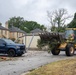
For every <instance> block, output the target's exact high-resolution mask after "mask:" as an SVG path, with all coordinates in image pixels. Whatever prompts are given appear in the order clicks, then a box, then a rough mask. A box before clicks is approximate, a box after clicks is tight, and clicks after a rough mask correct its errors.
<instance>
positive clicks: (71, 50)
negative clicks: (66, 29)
mask: <svg viewBox="0 0 76 75" xmlns="http://www.w3.org/2000/svg"><path fill="white" fill-rule="evenodd" d="M74 51H75V49H74V46H73V45H72V44H69V45H67V47H66V51H65V52H66V55H67V56H73V55H74Z"/></svg>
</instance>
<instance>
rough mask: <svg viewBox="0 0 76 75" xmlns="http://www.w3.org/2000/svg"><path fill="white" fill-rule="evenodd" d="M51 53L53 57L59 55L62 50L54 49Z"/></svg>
mask: <svg viewBox="0 0 76 75" xmlns="http://www.w3.org/2000/svg"><path fill="white" fill-rule="evenodd" d="M51 53H52V54H53V55H59V53H60V50H59V49H56V48H54V49H52V50H51Z"/></svg>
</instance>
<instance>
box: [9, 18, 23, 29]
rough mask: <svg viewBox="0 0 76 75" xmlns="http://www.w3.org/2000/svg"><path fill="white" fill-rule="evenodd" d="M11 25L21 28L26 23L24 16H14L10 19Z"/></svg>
mask: <svg viewBox="0 0 76 75" xmlns="http://www.w3.org/2000/svg"><path fill="white" fill-rule="evenodd" d="M8 24H9V27H11V26H15V27H18V28H20V27H21V26H22V25H23V24H24V18H23V17H12V18H10V20H9V21H8Z"/></svg>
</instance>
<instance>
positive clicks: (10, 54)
mask: <svg viewBox="0 0 76 75" xmlns="http://www.w3.org/2000/svg"><path fill="white" fill-rule="evenodd" d="M8 56H9V57H15V56H16V53H15V50H14V49H10V50H9V51H8Z"/></svg>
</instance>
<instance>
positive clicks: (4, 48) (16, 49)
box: [0, 38, 26, 57]
mask: <svg viewBox="0 0 76 75" xmlns="http://www.w3.org/2000/svg"><path fill="white" fill-rule="evenodd" d="M25 52H26V48H25V45H24V44H17V43H15V42H13V41H12V40H10V39H5V38H0V53H4V54H8V56H10V57H14V56H22V54H24V53H25Z"/></svg>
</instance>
